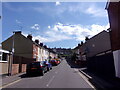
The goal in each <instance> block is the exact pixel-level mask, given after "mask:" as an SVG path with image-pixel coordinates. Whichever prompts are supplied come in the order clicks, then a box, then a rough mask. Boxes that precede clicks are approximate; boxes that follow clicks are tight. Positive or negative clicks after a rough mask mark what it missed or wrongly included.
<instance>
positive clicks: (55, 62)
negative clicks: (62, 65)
mask: <svg viewBox="0 0 120 90" xmlns="http://www.w3.org/2000/svg"><path fill="white" fill-rule="evenodd" d="M50 63H51V64H52V65H53V66H56V65H58V62H57V61H56V60H55V59H53V60H51V61H50Z"/></svg>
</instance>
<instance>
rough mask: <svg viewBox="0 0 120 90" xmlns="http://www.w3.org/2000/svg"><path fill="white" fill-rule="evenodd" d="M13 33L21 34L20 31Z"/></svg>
mask: <svg viewBox="0 0 120 90" xmlns="http://www.w3.org/2000/svg"><path fill="white" fill-rule="evenodd" d="M13 33H15V34H21V33H22V32H21V31H14V32H13Z"/></svg>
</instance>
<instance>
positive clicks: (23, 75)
mask: <svg viewBox="0 0 120 90" xmlns="http://www.w3.org/2000/svg"><path fill="white" fill-rule="evenodd" d="M40 76H41V75H40V74H29V75H28V74H22V75H20V76H19V77H21V78H34V77H40Z"/></svg>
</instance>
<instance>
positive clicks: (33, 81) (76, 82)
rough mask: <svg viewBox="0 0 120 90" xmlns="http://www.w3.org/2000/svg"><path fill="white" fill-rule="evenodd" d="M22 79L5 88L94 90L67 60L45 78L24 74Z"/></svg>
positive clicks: (55, 67) (46, 74)
mask: <svg viewBox="0 0 120 90" xmlns="http://www.w3.org/2000/svg"><path fill="white" fill-rule="evenodd" d="M20 77H21V79H19V80H17V81H16V82H13V83H11V84H9V85H6V86H5V87H3V88H93V87H92V85H90V83H88V82H87V81H86V80H87V79H86V80H85V78H83V77H82V76H81V74H80V72H79V71H78V70H77V69H75V68H71V66H69V64H68V63H67V61H66V60H63V61H62V62H61V64H59V65H58V66H54V67H53V69H52V70H51V71H49V72H47V73H45V75H44V76H31V77H28V76H26V74H24V75H22V76H20Z"/></svg>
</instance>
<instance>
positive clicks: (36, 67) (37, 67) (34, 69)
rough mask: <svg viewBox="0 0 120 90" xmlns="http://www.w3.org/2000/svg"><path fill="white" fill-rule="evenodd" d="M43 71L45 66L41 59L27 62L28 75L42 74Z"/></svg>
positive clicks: (45, 68)
mask: <svg viewBox="0 0 120 90" xmlns="http://www.w3.org/2000/svg"><path fill="white" fill-rule="evenodd" d="M45 72H47V66H46V65H45V63H44V62H43V61H42V62H32V63H29V64H27V68H26V73H27V74H28V75H30V74H41V75H42V76H43V75H44V73H45Z"/></svg>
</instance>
